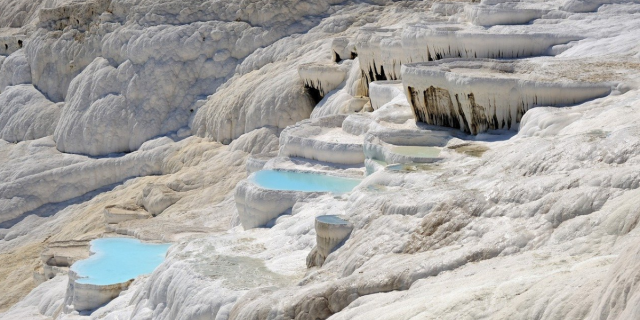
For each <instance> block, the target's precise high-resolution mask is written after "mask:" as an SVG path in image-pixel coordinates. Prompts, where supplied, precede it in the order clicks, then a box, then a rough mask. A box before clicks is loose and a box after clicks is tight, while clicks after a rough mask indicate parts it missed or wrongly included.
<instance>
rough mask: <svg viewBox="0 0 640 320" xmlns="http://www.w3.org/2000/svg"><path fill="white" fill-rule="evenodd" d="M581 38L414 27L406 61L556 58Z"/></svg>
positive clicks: (406, 41) (406, 40)
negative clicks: (555, 48)
mask: <svg viewBox="0 0 640 320" xmlns="http://www.w3.org/2000/svg"><path fill="white" fill-rule="evenodd" d="M580 39H581V37H579V36H576V35H568V34H565V33H542V32H532V31H528V30H522V29H521V28H517V29H516V28H512V29H508V28H505V29H504V30H503V31H502V33H495V32H490V31H488V30H483V29H480V30H476V29H472V30H469V29H468V28H466V27H465V26H462V25H454V24H452V25H430V24H422V23H419V24H410V25H408V26H406V27H405V28H404V30H403V32H402V47H403V49H404V52H405V58H404V61H407V62H426V61H433V60H440V59H445V58H525V57H531V56H541V55H553V52H552V50H551V49H552V47H553V46H555V45H559V44H565V43H568V42H570V41H576V40H580Z"/></svg>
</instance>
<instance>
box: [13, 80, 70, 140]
mask: <svg viewBox="0 0 640 320" xmlns="http://www.w3.org/2000/svg"><path fill="white" fill-rule="evenodd" d="M63 105H64V104H63V103H53V102H51V101H49V100H48V99H47V98H46V97H45V96H43V95H42V93H40V91H38V90H37V89H36V88H34V87H33V86H32V85H30V84H24V85H17V86H11V87H7V88H5V90H3V91H2V93H0V138H2V139H3V140H6V141H10V142H18V141H25V140H35V139H39V138H42V137H46V136H49V135H52V134H53V132H54V130H55V127H56V125H57V124H58V119H59V118H60V114H61V113H62V109H63Z"/></svg>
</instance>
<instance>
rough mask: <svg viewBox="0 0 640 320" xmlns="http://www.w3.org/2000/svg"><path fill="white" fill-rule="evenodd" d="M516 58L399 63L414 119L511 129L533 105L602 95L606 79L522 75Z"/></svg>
mask: <svg viewBox="0 0 640 320" xmlns="http://www.w3.org/2000/svg"><path fill="white" fill-rule="evenodd" d="M517 63H518V62H517V61H516V60H513V61H509V60H469V59H461V60H453V59H450V60H442V61H436V62H425V63H415V64H408V65H403V66H402V74H403V84H404V87H405V90H406V94H407V96H408V97H409V101H410V103H411V105H412V106H413V110H414V112H415V115H416V119H417V120H418V121H422V122H425V123H428V124H432V125H438V126H446V127H451V128H458V129H460V130H462V131H464V132H466V133H471V134H478V133H480V132H484V131H486V130H494V129H514V130H515V129H517V128H518V123H519V122H520V120H521V119H522V116H523V115H524V113H525V112H527V111H528V110H529V109H531V108H533V107H535V106H566V105H573V104H578V103H581V102H584V101H588V100H591V99H595V98H599V97H603V96H606V95H608V94H609V93H610V92H611V89H612V84H611V83H580V82H569V81H564V82H548V81H537V80H527V79H523V78H524V76H523V75H522V74H518V73H516V72H515V71H514V66H515V65H516V64H517Z"/></svg>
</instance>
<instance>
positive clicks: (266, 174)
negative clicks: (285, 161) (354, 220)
mask: <svg viewBox="0 0 640 320" xmlns="http://www.w3.org/2000/svg"><path fill="white" fill-rule="evenodd" d="M251 179H252V181H253V182H255V183H256V184H258V185H259V186H261V187H263V188H266V189H272V190H292V191H305V192H333V193H345V192H349V191H351V190H353V188H355V186H357V185H358V184H359V183H360V179H351V178H343V177H335V176H329V175H325V174H318V173H310V172H293V171H276V170H261V171H258V172H256V173H254V174H253V175H252V177H251Z"/></svg>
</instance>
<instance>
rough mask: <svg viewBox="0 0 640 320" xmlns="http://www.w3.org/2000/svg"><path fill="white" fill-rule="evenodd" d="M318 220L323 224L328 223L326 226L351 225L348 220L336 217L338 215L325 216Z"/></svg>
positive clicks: (318, 217) (319, 217) (317, 218)
mask: <svg viewBox="0 0 640 320" xmlns="http://www.w3.org/2000/svg"><path fill="white" fill-rule="evenodd" d="M316 220H318V221H319V222H322V223H326V224H335V225H347V224H349V222H347V221H346V220H344V219H342V218H340V217H338V216H336V215H324V216H317V217H316Z"/></svg>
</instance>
